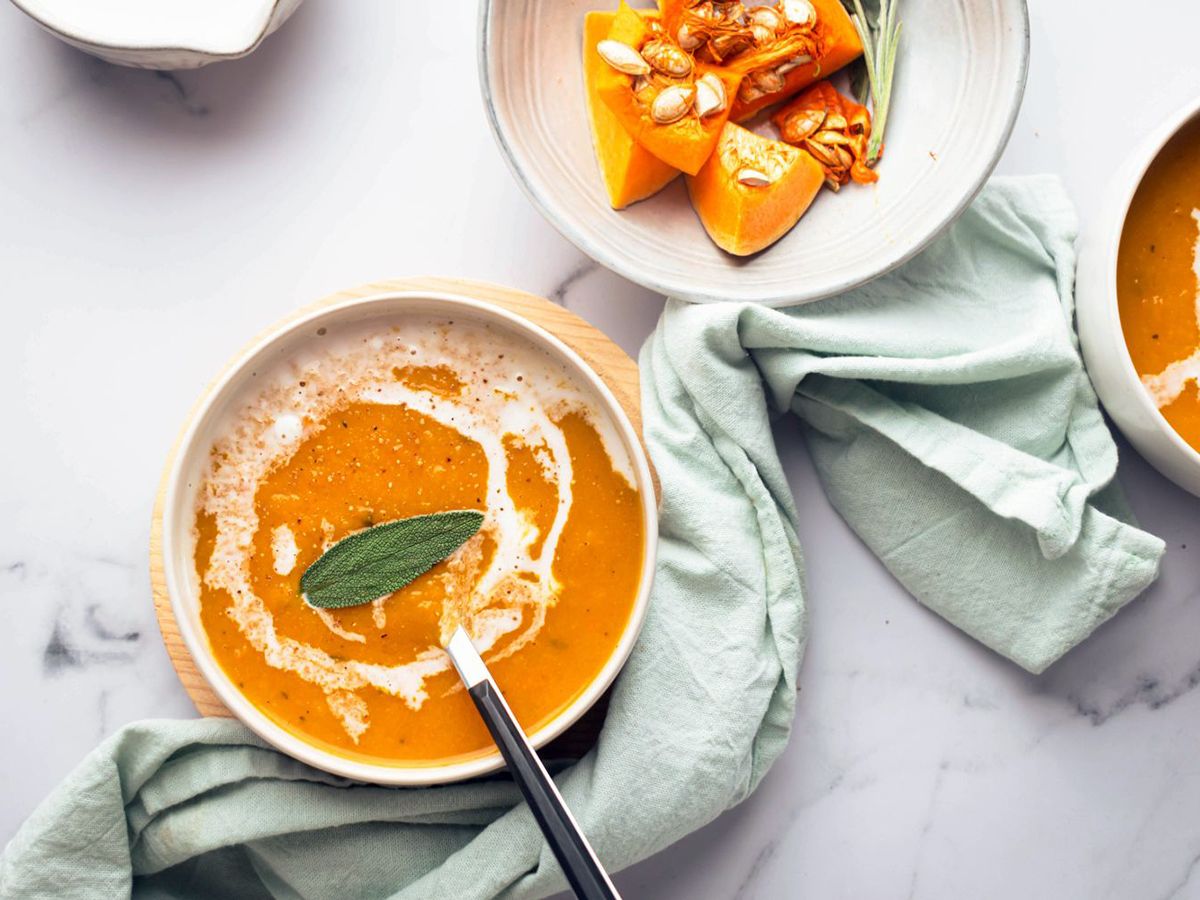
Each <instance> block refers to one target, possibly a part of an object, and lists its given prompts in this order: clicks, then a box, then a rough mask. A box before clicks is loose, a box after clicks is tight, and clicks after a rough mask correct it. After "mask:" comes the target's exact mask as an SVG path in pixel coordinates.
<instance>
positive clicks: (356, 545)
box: [300, 509, 483, 609]
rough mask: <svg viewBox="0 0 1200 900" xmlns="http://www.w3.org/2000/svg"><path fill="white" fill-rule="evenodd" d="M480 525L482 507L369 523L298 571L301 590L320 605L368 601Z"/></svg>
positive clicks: (414, 574)
mask: <svg viewBox="0 0 1200 900" xmlns="http://www.w3.org/2000/svg"><path fill="white" fill-rule="evenodd" d="M482 525H483V513H481V512H479V511H478V510H474V509H460V510H452V511H449V512H438V513H431V514H429V515H424V516H413V517H412V518H409V519H397V520H396V521H394V522H384V523H383V524H382V525H373V526H372V527H370V528H367V529H365V530H363V531H358V532H355V533H354V534H352V535H350V536H349V537H347V538H343V539H342V540H340V541H338V542H337V543H336V544H334V545H333V546H332V547H330V548H329V549H328V550H326V551H325V552H324V553H323V554H321V558H320V559H318V560H317V561H316V562H315V563H313V564H312V565H311V566H309V567H308V569H306V570H305V572H304V574H303V575H301V576H300V592H301V593H302V594H303V595H304V599H305V600H306V601H307V602H308V603H309V605H311V606H316V607H319V608H321V609H341V608H342V607H346V606H358V605H359V604H362V603H370V602H371V601H372V600H375V599H376V598H378V597H382V596H384V595H386V594H390V593H391V592H392V591H398V590H399V589H400V588H402V587H404V586H405V585H406V584H408V583H409V582H410V581H412V580H414V579H415V578H418V577H420V576H421V575H424V574H425V573H426V572H428V571H429V570H430V569H432V568H433V567H434V566H435V565H437V564H438V563H439V562H441V561H442V560H443V559H445V558H446V557H447V556H449V555H450V554H451V553H453V552H454V551H455V550H457V549H458V548H459V547H461V546H462V545H463V544H464V543H466V542H467V541H468V540H469V539H470V538H471V537H473V536H474V535H475V533H476V532H478V531H479V529H480V527H481V526H482Z"/></svg>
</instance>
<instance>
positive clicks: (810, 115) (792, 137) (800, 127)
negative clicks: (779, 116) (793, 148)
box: [781, 109, 825, 144]
mask: <svg viewBox="0 0 1200 900" xmlns="http://www.w3.org/2000/svg"><path fill="white" fill-rule="evenodd" d="M824 123H825V112H824V110H820V109H802V110H800V111H799V112H794V113H792V114H791V115H790V116H788V117H787V118H786V119H784V120H783V128H782V129H781V132H782V137H783V139H784V140H785V141H787V142H788V143H790V144H798V143H800V142H801V141H803V140H805V139H806V138H808V137H809V136H810V135H813V134H815V133H816V132H817V130H818V129H820V127H821V126H822V125H823V124H824Z"/></svg>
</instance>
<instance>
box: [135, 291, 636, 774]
mask: <svg viewBox="0 0 1200 900" xmlns="http://www.w3.org/2000/svg"><path fill="white" fill-rule="evenodd" d="M392 291H436V292H445V293H455V294H463V295H465V296H468V297H472V298H474V299H476V300H484V301H487V302H488V303H494V304H495V305H496V306H500V307H503V308H505V309H507V310H510V311H511V312H515V313H518V314H519V315H521V316H524V317H525V318H526V319H529V320H530V321H531V322H534V323H536V324H538V325H540V326H542V327H543V328H545V329H546V330H547V331H549V332H550V333H551V334H553V335H554V336H555V337H557V338H558V339H559V340H561V341H562V342H563V343H565V344H566V345H567V346H569V347H570V348H571V349H572V350H574V351H575V352H576V353H578V354H579V355H580V356H582V357H583V359H584V360H585V361H586V362H587V363H588V365H590V366H591V367H592V368H593V369H594V370H595V371H596V373H597V374H598V375H599V376H600V377H601V378H602V379H603V380H604V383H605V384H607V385H608V388H609V390H611V391H612V392H613V394H614V395H615V396H616V398H617V400H618V401H619V402H620V404H621V406H622V407H623V408H624V410H625V413H626V414H627V415H628V416H629V419H630V421H631V422H633V425H634V427H635V428H636V429H637V431H638V434H639V435H640V434H641V429H642V419H641V405H640V403H639V399H638V398H639V394H638V369H637V364H636V363H635V362H634V361H633V360H632V359H630V358H629V356H628V355H627V354H626V353H625V351H624V350H622V349H621V348H620V347H618V346H617V345H616V344H614V343H613V342H612V340H610V339H609V338H608V337H607V336H606V335H605V334H604V333H603V332H601V331H599V330H598V329H596V328H593V327H592V326H591V325H589V324H588V323H587V322H585V321H584V320H583V319H581V318H579V316H577V315H575V314H574V313H572V312H569V311H567V310H565V309H563V308H562V307H561V306H558V305H556V304H554V303H551V302H550V301H549V300H544V299H543V298H541V297H536V296H534V295H533V294H526V293H524V292H523V291H516V290H512V289H511V288H505V287H500V286H499V285H494V284H486V283H484V282H479V281H465V280H462V279H456V278H400V279H395V280H391V281H376V282H373V283H371V284H364V285H362V286H360V287H356V288H350V289H349V290H344V291H339V292H338V293H336V294H332V295H330V296H328V297H325V298H324V299H322V300H319V301H317V302H316V303H313V304H310V305H308V306H305V307H302V308H301V309H299V310H297V311H296V312H295V313H293V314H292V315H290V316H288V317H286V318H285V319H284V320H283V321H281V322H277V323H275V324H274V325H273V326H271V328H270V329H269V331H275V330H276V329H277V328H279V327H280V326H282V325H284V324H286V323H287V322H290V321H293V320H295V319H297V318H299V317H301V316H303V315H306V314H308V313H309V312H311V311H313V310H314V309H319V308H320V307H322V306H329V305H331V304H334V303H339V302H341V301H343V300H349V299H352V298H354V297H369V296H371V295H372V294H382V293H388V292H392ZM267 333H268V331H265V332H263V334H262V335H259V336H258V337H256V338H255V339H254V341H252V342H250V343H249V344H247V345H246V346H247V347H250V346H252V345H253V344H254V343H257V341H258V340H260V339H261V338H262V337H263V336H264V335H266V334H267ZM241 355H242V354H240V353H239V354H238V356H237V357H235V359H234V361H236V360H237V359H238V358H240V357H241ZM234 361H231V362H230V363H228V364H227V365H226V367H225V369H226V370H227V369H228V368H229V367H230V366H232V365H233V364H234ZM224 371H225V370H222V373H221V374H222V375H223V374H224ZM220 377H221V376H220V375H218V377H217V378H216V379H214V380H213V382H212V383H210V384H209V385H208V387H206V388H205V389H204V392H203V393H202V394H201V396H200V397H199V399H197V401H196V403H195V404H194V405H193V407H192V410H191V412H189V413H188V418H187V421H185V423H184V426H183V428H181V429H180V432H179V436H178V437H177V438H176V440H175V444H174V446H172V448H171V452H170V453H169V454H168V456H167V461H166V465H165V466H164V468H163V474H162V478H161V480H160V481H159V486H158V494H157V495H156V497H155V500H154V514H153V515H154V518H153V521H152V522H151V524H150V589H151V592H152V594H153V595H154V610H155V612H156V614H157V615H158V627H159V629H160V630H161V631H162V636H163V643H164V644H165V645H166V647H167V655H168V656H169V657H170V658H171V663H172V665H174V666H175V671H176V672H177V673H178V675H179V680H180V681H181V682H183V687H184V690H186V691H187V693H188V696H189V697H190V698H191V700H192V703H194V704H195V706H196V709H197V710H198V711H199V712H200V714H201V715H204V716H226V717H231V716H232V715H233V714H232V713H231V712H229V710H228V709H226V708H225V705H224V704H223V703H222V702H221V700H220V698H218V697H217V695H216V694H215V693H214V692H213V690H212V688H210V687H209V685H208V682H207V681H205V680H204V676H203V675H201V674H200V670H199V669H197V668H196V664H195V662H193V660H192V657H191V654H189V653H188V649H187V645H186V644H184V642H183V637H182V636H181V635H180V633H179V626H178V625H177V624H176V622H175V614H174V612H173V611H172V610H171V600H170V598H169V597H168V596H167V586H166V576H165V574H164V566H165V560H164V559H163V555H162V527H163V507H164V505H165V500H166V484H167V475H168V473H169V472H170V471H171V468H172V466H173V465H174V461H175V455H176V453H178V452H179V439H180V438H181V437H182V436H183V433H184V432H185V431H186V430H187V427H188V425H190V424H191V420H192V418H193V417H194V416H195V414H196V410H197V409H199V407H200V404H201V403H202V402H203V401H204V400H205V398H206V397H207V396H208V395H209V393H210V392H211V391H212V390H213V385H215V384H216V382H217V381H218V380H220ZM607 706H608V697H607V694H606V695H605V696H604V697H602V698H601V700H600V702H598V703H597V704H596V705H595V706H594V707H593V708H592V709H591V710H590V711H589V712H588V713H587V714H586V715H584V716H583V718H581V719H580V720H579V721H578V722H576V723H575V725H573V726H572V727H571V728H570V729H568V730H567V731H566V732H564V733H563V734H562V735H561V736H560V737H559V738H557V739H556V740H555V741H553V742H552V743H551V744H550V745H549V746H548V747H547V748H546V755H547V756H549V757H552V758H553V757H558V758H577V757H579V756H582V755H583V754H584V753H586V752H587V750H588V749H589V748H590V747H591V746H592V745H593V744H594V743H595V741H596V736H597V735H598V734H599V732H600V726H601V725H602V724H603V722H604V712H605V709H606V708H607Z"/></svg>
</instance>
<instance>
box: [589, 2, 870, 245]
mask: <svg viewBox="0 0 1200 900" xmlns="http://www.w3.org/2000/svg"><path fill="white" fill-rule="evenodd" d="M601 17H603V18H601ZM604 24H607V26H608V28H607V31H606V32H604V31H602V29H603V26H604ZM598 33H603V34H604V37H603V38H602V39H599V40H595V39H594V38H595V36H596V35H597V34H598ZM583 49H584V62H585V65H584V71H585V78H586V80H587V91H588V103H589V107H590V112H591V115H592V128H593V135H594V137H595V144H596V152H597V156H598V157H599V158H600V164H601V171H602V172H603V174H604V177H605V180H606V186H607V188H608V191H609V196H610V199H611V201H612V204H613V206H614V207H615V208H621V207H622V206H625V205H627V204H628V203H632V202H635V201H637V200H640V199H644V197H646V196H649V195H650V194H651V193H654V192H656V191H657V190H659V189H661V187H662V186H664V185H665V183H666V182H667V181H669V180H671V178H670V176H672V175H673V174H675V173H673V172H671V171H670V170H671V169H673V170H676V172H683V173H684V174H685V175H686V176H687V177H688V187H689V192H690V195H691V197H692V201H693V206H695V208H696V210H697V212H698V214H699V215H700V218H701V221H702V222H703V223H704V225H705V228H706V229H707V230H708V232H709V234H710V235H711V236H712V237H713V239H714V240H715V241H716V242H717V243H718V244H719V245H720V246H721V247H723V248H724V249H726V250H727V251H729V252H732V253H736V254H739V255H744V254H745V253H752V252H757V250H760V249H762V248H763V247H765V246H767V244H769V243H770V242H772V241H774V240H776V239H778V237H780V236H782V234H783V233H785V232H786V231H787V230H788V229H789V228H790V227H791V226H792V225H794V224H795V222H796V220H798V219H799V217H800V215H801V214H802V213H803V212H804V210H805V209H807V207H808V205H809V203H811V201H812V199H813V196H815V193H816V192H817V191H818V190H819V189H820V186H821V184H822V183H824V184H828V185H829V186H830V187H831V188H833V189H834V190H837V189H839V188H840V187H841V186H842V185H843V184H846V183H847V182H849V181H850V180H854V181H859V182H868V181H874V180H875V178H876V175H875V173H874V171H872V170H871V169H870V168H869V167H868V166H867V165H866V163H865V147H866V142H867V139H868V138H869V136H870V128H871V120H870V115H869V113H868V112H867V110H866V109H865V108H864V107H862V106H859V105H858V104H856V103H853V102H852V101H850V100H848V99H846V98H844V97H841V95H840V94H838V92H837V91H836V90H835V89H834V88H833V86H832V85H831V84H829V82H828V81H824V82H820V83H819V84H818V83H817V82H818V80H819V79H821V78H825V77H827V76H828V75H829V74H831V73H832V72H833V71H834V70H835V69H837V68H840V67H841V66H843V65H845V64H846V63H848V62H850V61H851V60H853V59H855V58H856V57H857V56H859V55H860V54H861V53H862V44H861V42H860V40H859V38H858V33H857V31H856V29H855V27H854V25H853V23H852V22H851V20H850V18H849V15H848V14H847V13H846V10H845V9H844V8H843V6H842V4H841V0H775V2H774V3H763V4H759V5H753V6H748V5H746V4H744V3H742V2H741V0H659V8H658V9H657V10H651V11H646V12H635V11H634V10H632V9H631V8H630V7H628V6H627V5H626V4H625V3H624V2H623V0H622V3H621V5H620V7H619V8H618V10H617V11H616V12H615V13H601V12H592V13H588V21H587V25H586V27H585V45H584V48H583ZM806 88H808V89H809V90H807V91H806V90H805V89H806ZM801 91H804V93H803V94H802V95H801V96H800V97H799V98H798V99H797V100H796V101H793V102H792V103H790V104H788V105H787V106H785V107H783V108H781V109H780V110H779V111H778V112H777V113H776V114H775V115H774V116H772V118H771V121H772V122H774V124H775V125H776V127H777V128H778V129H779V133H780V137H781V138H782V140H773V139H771V138H767V137H762V136H760V135H756V134H753V133H752V132H749V131H747V130H746V129H744V128H742V127H741V126H739V125H737V124H735V123H737V122H743V121H746V120H747V119H750V118H752V117H754V116H755V115H756V114H757V113H758V112H759V111H760V110H762V109H764V108H765V107H767V106H771V105H775V104H779V103H782V102H783V101H786V100H789V99H790V98H792V97H793V96H795V95H797V94H798V93H800V92H801ZM647 155H648V156H649V157H650V158H651V161H648V159H647ZM664 163H665V164H666V166H668V167H670V168H669V169H667V170H663V169H662V165H663V164H664ZM784 181H789V182H790V186H789V188H788V189H787V191H786V192H785V191H783V190H782V189H779V190H778V193H780V194H784V193H786V194H787V196H788V197H789V198H790V200H789V203H788V204H780V203H778V202H773V203H767V204H764V203H762V202H761V200H762V198H761V197H760V198H755V197H754V196H753V195H754V194H755V193H756V192H757V193H763V192H772V191H776V190H777V188H776V186H777V185H779V184H780V183H781V182H784ZM701 193H702V194H704V197H703V200H702V201H701V200H700V199H698V194H701ZM713 195H719V196H716V197H715V198H714V196H713ZM749 206H753V207H754V209H753V215H750V214H749V210H748V207H749ZM717 217H727V218H728V219H729V220H730V221H729V222H726V223H724V224H718V223H714V221H713V220H714V219H715V218H717ZM766 217H770V218H771V221H769V222H767V221H765V218H766ZM731 223H732V227H727V226H730V224H731ZM747 229H751V230H753V229H758V230H759V232H760V234H759V235H758V236H755V235H751V234H748V233H747ZM767 236H769V240H766V241H765V242H764V238H765V237H767Z"/></svg>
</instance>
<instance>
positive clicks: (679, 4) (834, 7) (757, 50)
mask: <svg viewBox="0 0 1200 900" xmlns="http://www.w3.org/2000/svg"><path fill="white" fill-rule="evenodd" d="M659 6H660V9H661V12H662V22H663V28H664V30H665V31H666V33H667V35H668V36H669V37H671V39H672V40H676V41H678V42H679V43H680V45H681V46H682V47H684V49H687V50H689V52H691V53H692V54H693V55H694V56H695V57H696V58H697V59H698V60H700V61H701V62H708V63H712V64H715V65H719V66H722V67H724V68H726V69H728V70H730V71H733V72H738V73H740V74H742V75H743V76H744V77H743V79H742V82H741V88H740V90H739V92H738V95H737V97H736V99H735V101H734V104H733V109H732V111H731V113H730V121H733V122H744V121H746V120H747V119H749V118H750V117H751V116H753V115H754V114H755V113H757V112H758V111H759V110H761V109H764V108H765V107H767V106H770V105H772V104H774V103H778V102H779V101H781V100H786V99H787V98H788V97H791V96H792V95H794V94H795V93H797V92H798V91H801V90H803V89H804V88H806V87H808V86H809V85H810V84H813V83H814V82H816V81H817V80H819V79H821V78H827V77H829V75H831V74H832V73H833V72H835V71H837V70H838V69H840V68H842V67H843V66H844V65H846V64H847V63H849V62H851V61H853V60H855V59H857V58H858V57H859V56H861V55H862V52H863V47H862V41H861V39H860V38H859V36H858V30H857V29H856V28H855V27H854V22H853V21H851V19H850V15H849V14H848V13H847V12H846V9H845V7H843V6H842V3H841V0H777V2H776V3H775V5H774V6H757V7H750V8H748V9H747V8H745V7H741V4H727V3H721V2H713V0H660V2H659ZM739 7H741V8H739Z"/></svg>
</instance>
